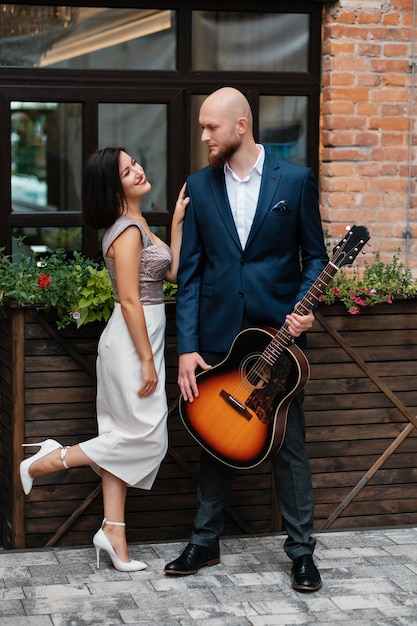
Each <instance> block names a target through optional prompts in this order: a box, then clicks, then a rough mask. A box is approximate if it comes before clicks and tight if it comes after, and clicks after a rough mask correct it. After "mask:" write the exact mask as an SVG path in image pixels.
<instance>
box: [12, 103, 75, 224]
mask: <svg viewBox="0 0 417 626" xmlns="http://www.w3.org/2000/svg"><path fill="white" fill-rule="evenodd" d="M10 139H11V154H12V163H11V184H12V212H13V213H34V212H39V211H41V212H44V211H50V212H51V211H52V212H55V211H79V210H80V189H81V161H82V106H81V104H79V103H76V102H72V103H70V102H64V103H56V102H12V103H11V138H10Z"/></svg>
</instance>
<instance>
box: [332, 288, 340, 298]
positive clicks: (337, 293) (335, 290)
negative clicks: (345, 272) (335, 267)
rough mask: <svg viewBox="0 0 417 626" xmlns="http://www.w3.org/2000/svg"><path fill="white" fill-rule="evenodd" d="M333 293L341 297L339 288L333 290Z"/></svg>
mask: <svg viewBox="0 0 417 626" xmlns="http://www.w3.org/2000/svg"><path fill="white" fill-rule="evenodd" d="M333 293H334V295H335V296H338V295H339V293H340V292H339V289H338V288H337V287H335V288H334V289H333Z"/></svg>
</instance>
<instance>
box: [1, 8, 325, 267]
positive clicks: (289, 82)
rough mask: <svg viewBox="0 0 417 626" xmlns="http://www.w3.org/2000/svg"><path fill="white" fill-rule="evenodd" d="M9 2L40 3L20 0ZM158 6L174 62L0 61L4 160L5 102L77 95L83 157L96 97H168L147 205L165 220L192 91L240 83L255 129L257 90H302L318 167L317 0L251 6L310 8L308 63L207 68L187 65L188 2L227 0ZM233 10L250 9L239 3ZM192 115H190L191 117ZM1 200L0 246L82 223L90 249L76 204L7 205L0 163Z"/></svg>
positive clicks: (153, 221)
mask: <svg viewBox="0 0 417 626" xmlns="http://www.w3.org/2000/svg"><path fill="white" fill-rule="evenodd" d="M15 4H22V5H25V4H26V5H31V4H40V3H39V2H38V3H35V2H32V1H31V0H26V1H25V2H21V1H18V2H15ZM41 4H44V5H48V6H59V5H61V4H64V3H60V2H53V1H51V0H44V2H42V3H41ZM91 4H92V3H91V1H90V2H87V1H85V0H79V1H78V2H74V1H72V0H70V1H69V2H66V3H65V5H66V6H91ZM155 4H156V3H155V2H149V1H142V2H140V8H155ZM157 4H158V6H157V8H158V9H172V10H175V11H176V12H177V19H176V23H177V62H176V66H177V69H176V70H175V71H154V70H135V71H133V70H56V69H52V68H16V67H0V115H1V119H3V120H8V122H7V123H4V124H1V126H0V159H1V163H3V164H7V163H8V164H10V162H11V148H10V131H11V128H10V103H11V102H12V101H14V100H19V101H21V102H24V101H30V102H47V101H49V102H80V103H81V104H82V106H83V150H82V152H83V154H82V158H83V162H85V160H86V158H87V157H88V155H89V154H91V152H93V151H94V150H95V149H96V148H97V146H98V105H99V104H100V103H111V102H120V103H125V102H133V103H145V104H146V103H152V102H155V103H163V104H167V105H168V137H169V139H168V146H167V158H168V163H167V167H168V172H167V180H168V189H167V208H168V211H163V212H162V211H161V212H152V213H147V218H148V219H149V223H150V225H151V226H165V227H167V228H168V227H169V223H170V219H171V212H172V210H173V208H174V205H175V199H176V197H177V194H178V190H179V189H180V188H181V186H182V184H183V182H184V180H185V178H186V176H187V175H188V174H189V173H190V172H189V163H190V153H191V145H190V141H189V138H190V136H191V120H190V110H191V97H192V96H194V95H204V94H209V93H211V92H212V91H214V90H216V89H218V88H219V87H222V86H225V85H228V86H231V87H236V88H238V89H240V90H241V91H243V92H244V93H245V95H246V96H247V98H248V100H249V102H250V103H251V106H252V108H253V113H254V132H255V136H257V134H258V130H259V128H258V114H259V97H260V96H264V95H268V96H275V95H277V96H280V95H295V96H296V95H303V96H307V97H308V136H307V163H308V165H309V167H311V168H312V170H313V173H314V174H315V176H316V177H318V173H319V148H318V146H319V117H320V89H321V84H320V83H321V13H322V8H321V2H318V1H317V0H310V1H308V0H304V2H300V3H297V4H296V5H294V3H289V2H282V3H281V2H280V3H277V2H270V1H268V2H263V1H262V0H261V1H260V2H258V4H257V6H256V11H255V12H257V13H258V12H275V13H309V15H310V33H309V53H308V58H309V67H308V71H307V72H214V71H193V70H192V69H191V48H192V42H191V35H190V33H191V24H192V11H193V10H199V11H200V10H208V11H216V10H218V11H233V10H236V5H235V3H233V2H232V1H231V0H223V2H217V1H213V2H198V1H197V0H187V1H184V2H180V1H176V2H175V1H173V2H167V1H166V0H160V1H159V2H158V3H157ZM121 5H122V6H123V8H138V3H137V0H135V1H133V0H122V2H121V3H119V4H117V6H118V7H119V8H120V6H121ZM100 6H103V7H114V6H116V3H115V2H111V1H110V2H109V1H102V2H100ZM238 10H239V12H254V11H250V10H249V9H241V8H239V9H238ZM194 122H195V121H194ZM0 188H1V189H2V191H3V193H2V198H3V202H2V205H1V207H0V247H4V248H5V249H6V252H8V253H10V252H11V241H12V230H13V229H14V228H15V227H19V226H37V227H43V226H56V227H68V226H82V227H83V237H82V252H83V253H84V254H86V255H87V256H89V257H91V258H96V256H97V249H98V246H97V243H98V232H97V231H95V230H94V229H91V228H89V227H86V226H84V225H83V222H82V215H81V213H80V212H78V211H65V212H60V211H57V212H48V213H44V212H43V213H41V212H39V213H36V212H34V213H30V214H29V213H27V214H25V213H22V214H20V213H19V214H14V213H12V212H11V184H10V167H9V168H7V167H2V168H1V169H0Z"/></svg>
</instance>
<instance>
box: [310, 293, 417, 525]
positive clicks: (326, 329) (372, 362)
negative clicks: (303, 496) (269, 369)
mask: <svg viewBox="0 0 417 626" xmlns="http://www.w3.org/2000/svg"><path fill="white" fill-rule="evenodd" d="M320 320H322V323H320ZM306 354H307V356H308V359H309V362H310V364H311V379H310V381H309V383H308V385H307V387H306V400H305V410H306V421H307V442H308V444H307V447H308V452H309V456H310V460H311V468H312V471H313V484H314V492H315V501H316V508H315V525H316V528H322V527H325V528H327V527H331V528H360V527H372V526H392V525H398V524H415V523H416V522H417V438H416V432H417V431H416V428H415V426H417V418H416V416H417V301H415V300H403V301H398V302H395V303H394V304H391V305H390V304H382V305H378V306H375V307H368V308H364V309H361V313H360V314H359V315H354V316H352V315H349V314H347V313H346V311H345V308H344V307H343V306H342V305H331V306H326V305H321V306H320V307H319V311H318V313H317V320H316V322H315V325H314V328H313V331H312V332H310V333H309V335H308V349H307V350H306ZM411 420H413V422H411ZM390 447H391V449H390ZM352 492H354V493H353V494H352ZM355 492H357V493H355ZM352 495H354V497H353V499H352V500H351V502H350V503H349V504H348V505H347V506H346V507H345V508H343V510H342V511H341V512H340V515H338V517H336V518H335V519H334V521H332V520H331V519H330V520H329V518H332V515H333V514H334V513H335V509H337V507H338V506H340V505H341V504H342V503H344V504H347V503H346V502H345V500H346V499H349V497H352ZM330 521H331V523H329V522H330Z"/></svg>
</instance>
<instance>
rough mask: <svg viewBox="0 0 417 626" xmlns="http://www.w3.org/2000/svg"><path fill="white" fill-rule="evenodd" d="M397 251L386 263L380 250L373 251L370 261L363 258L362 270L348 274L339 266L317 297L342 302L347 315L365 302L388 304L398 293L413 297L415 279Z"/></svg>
mask: <svg viewBox="0 0 417 626" xmlns="http://www.w3.org/2000/svg"><path fill="white" fill-rule="evenodd" d="M399 253H400V250H398V254H396V255H394V256H393V257H392V260H391V262H390V263H383V262H382V261H381V255H380V253H378V252H376V253H375V260H374V262H373V263H372V264H369V263H367V262H366V261H365V265H364V269H363V271H360V270H358V269H357V268H354V269H353V273H351V274H348V273H347V272H346V271H345V270H340V271H339V272H338V273H337V274H336V276H335V277H334V278H333V279H332V281H331V283H330V285H329V287H328V289H327V292H326V293H325V294H324V295H323V296H321V298H320V301H321V302H325V303H326V304H332V303H333V302H343V304H344V305H345V306H346V309H347V311H348V312H349V313H350V314H351V315H357V314H358V313H359V312H360V310H361V308H362V307H365V306H373V305H375V304H380V303H383V302H387V303H388V304H391V303H392V302H393V301H394V300H395V298H399V297H400V298H413V297H416V296H417V281H416V280H415V279H414V278H413V276H412V274H411V272H410V270H409V269H408V268H407V267H406V266H405V265H404V264H403V263H402V262H401V261H400V259H399Z"/></svg>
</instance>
